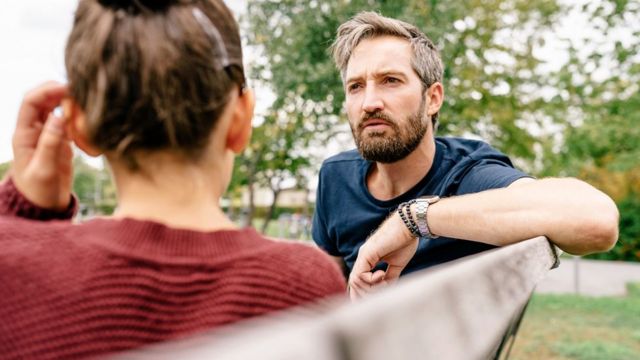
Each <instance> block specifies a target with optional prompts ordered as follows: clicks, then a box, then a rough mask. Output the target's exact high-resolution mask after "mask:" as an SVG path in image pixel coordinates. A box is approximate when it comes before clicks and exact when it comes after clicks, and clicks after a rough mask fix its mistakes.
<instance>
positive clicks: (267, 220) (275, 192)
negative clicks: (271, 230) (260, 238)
mask: <svg viewBox="0 0 640 360" xmlns="http://www.w3.org/2000/svg"><path fill="white" fill-rule="evenodd" d="M271 191H272V192H273V202H272V203H271V206H269V212H267V216H266V217H265V218H264V223H263V224H262V231H261V232H262V233H263V234H265V233H266V231H267V227H268V226H269V223H270V222H271V220H272V219H273V215H274V214H275V212H276V207H277V205H278V196H280V192H282V189H280V186H278V187H277V188H275V189H274V188H272V189H271Z"/></svg>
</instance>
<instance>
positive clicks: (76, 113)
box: [0, 0, 345, 359]
mask: <svg viewBox="0 0 640 360" xmlns="http://www.w3.org/2000/svg"><path fill="white" fill-rule="evenodd" d="M66 67H67V73H68V80H69V84H68V85H62V84H57V83H46V84H44V85H42V86H40V87H38V88H36V89H34V90H33V91H31V92H30V93H28V94H27V95H26V96H25V98H24V101H23V104H22V106H21V109H20V112H19V115H18V123H17V126H16V130H15V134H14V138H13V148H14V162H13V168H12V170H11V171H10V177H9V179H8V180H7V181H5V182H4V183H3V184H2V185H1V186H0V214H2V216H0V284H1V285H0V318H1V319H2V321H1V322H0V354H2V357H3V358H38V359H46V358H65V359H68V358H78V357H87V356H92V357H93V356H97V355H103V354H106V353H109V352H113V351H117V350H124V349H131V348H134V347H138V346H142V345H144V344H148V343H152V342H157V341H162V340H166V339H172V338H176V337H180V336H185V335H187V334H190V333H194V332H197V331H199V330H205V329H211V328H212V327H215V326H218V325H222V324H227V323H231V322H234V321H238V320H241V319H244V318H248V317H251V316H255V315H260V314H264V313H267V312H271V311H275V310H280V309H284V308H287V307H290V306H295V305H299V304H304V303H308V302H311V301H314V300H316V299H318V298H321V297H325V296H328V295H332V294H338V293H343V292H344V286H345V285H344V279H343V278H342V275H341V273H340V270H339V269H338V268H337V266H336V265H335V264H333V262H332V260H330V259H329V258H328V257H327V256H325V255H324V254H322V253H321V252H320V251H317V250H316V249H314V248H312V247H308V246H305V245H300V244H290V243H282V242H274V241H270V240H267V239H265V238H263V237H262V236H260V235H259V234H257V233H256V232H255V231H254V230H253V229H237V228H236V226H235V225H234V224H233V223H232V222H231V221H230V220H229V219H227V218H226V217H225V215H224V213H223V211H222V210H221V208H220V206H219V200H220V197H221V196H222V194H223V193H224V191H225V189H226V187H227V185H228V183H229V180H230V177H231V173H232V167H233V158H234V154H235V153H238V152H240V151H241V150H242V149H243V148H244V147H245V145H246V144H247V142H248V140H249V137H250V132H251V117H252V114H253V106H254V98H253V94H252V92H251V91H250V90H248V89H246V87H245V82H244V71H243V65H242V52H241V46H240V36H239V34H238V28H237V24H236V23H235V21H234V19H233V16H232V14H231V13H230V11H229V10H228V9H227V8H226V6H225V5H224V4H223V2H222V1H221V0H193V1H181V0H174V1H157V0H137V1H107V0H81V1H80V2H79V5H78V9H77V11H76V15H75V21H74V26H73V29H72V31H71V34H70V36H69V40H68V43H67V48H66ZM60 105H62V107H63V108H64V111H63V113H64V115H63V116H61V117H57V116H55V115H53V113H52V112H53V110H54V108H56V107H58V106H60ZM70 140H71V141H73V142H74V143H75V144H76V145H77V146H78V147H79V148H80V149H82V150H83V151H85V152H86V153H87V154H91V155H98V154H104V155H105V157H106V159H107V160H108V162H109V165H110V167H111V169H112V172H113V177H114V180H115V184H116V186H117V191H118V199H119V200H118V207H117V210H116V211H115V213H114V214H113V216H111V217H109V218H101V219H94V220H91V221H88V222H86V223H82V224H75V225H74V224H71V222H70V221H69V219H70V218H71V216H72V215H73V213H74V211H75V207H76V203H75V200H74V198H73V197H72V196H71V194H70V188H71V179H72V170H73V169H72V166H71V158H72V152H71V148H70Z"/></svg>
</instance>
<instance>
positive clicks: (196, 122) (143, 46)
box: [66, 0, 244, 169]
mask: <svg viewBox="0 0 640 360" xmlns="http://www.w3.org/2000/svg"><path fill="white" fill-rule="evenodd" d="M66 67H67V75H68V79H69V88H70V95H71V97H72V98H73V99H74V100H75V102H76V103H77V104H78V106H79V107H80V108H81V109H82V110H83V112H84V113H85V116H86V126H87V135H88V139H89V140H90V141H91V143H92V145H94V146H95V147H97V148H98V149H99V150H101V151H104V152H107V153H111V154H115V155H116V156H118V157H119V158H122V159H123V160H125V161H126V162H127V163H128V164H129V166H130V167H131V168H133V169H135V168H136V167H137V166H138V165H139V164H137V162H136V156H135V155H136V154H137V153H139V152H153V151H157V150H172V151H176V152H178V153H180V154H183V155H184V156H185V158H186V159H190V160H197V159H198V158H199V156H200V154H201V153H202V151H203V150H204V148H205V147H206V145H207V142H208V139H209V136H210V134H211V132H212V131H213V129H214V126H215V124H216V120H217V119H218V118H219V117H220V115H221V114H222V112H223V110H224V108H225V105H226V103H227V101H228V99H229V96H230V94H231V91H232V90H233V89H236V88H238V87H240V88H241V87H243V86H244V70H243V65H242V50H241V43H240V35H239V32H238V26H237V23H236V22H235V20H234V18H233V15H232V14H231V12H230V11H229V9H228V8H227V7H226V6H225V5H224V3H223V2H222V0H80V2H79V5H78V9H77V11H76V15H75V21H74V25H73V29H72V31H71V34H70V35H69V40H68V43H67V48H66Z"/></svg>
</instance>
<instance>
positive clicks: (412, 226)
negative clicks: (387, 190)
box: [398, 200, 421, 237]
mask: <svg viewBox="0 0 640 360" xmlns="http://www.w3.org/2000/svg"><path fill="white" fill-rule="evenodd" d="M415 202H416V201H415V200H411V201H407V202H403V203H402V204H400V205H399V206H398V214H399V215H400V218H401V219H402V222H403V223H404V225H405V226H406V227H407V229H409V232H411V234H412V235H413V236H415V237H420V236H421V235H420V230H419V229H418V226H417V225H416V223H415V221H414V220H413V214H412V213H411V205H412V204H414V203H415ZM405 212H406V214H405Z"/></svg>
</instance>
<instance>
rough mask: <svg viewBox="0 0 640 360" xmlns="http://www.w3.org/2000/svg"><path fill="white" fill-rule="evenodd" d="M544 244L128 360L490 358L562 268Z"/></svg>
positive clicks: (491, 254)
mask: <svg viewBox="0 0 640 360" xmlns="http://www.w3.org/2000/svg"><path fill="white" fill-rule="evenodd" d="M556 251H557V249H556V248H555V247H554V246H551V245H550V243H549V242H548V241H547V239H546V238H544V237H539V238H535V239H531V240H528V241H524V242H520V243H517V244H514V245H511V246H508V247H503V248H499V249H495V250H491V251H488V252H484V253H482V254H478V255H475V256H473V257H468V258H465V259H461V260H458V261H456V262H453V263H448V264H445V265H442V266H439V267H435V268H432V269H427V270H424V271H421V272H418V273H414V274H411V275H409V276H407V277H404V278H403V279H402V281H400V282H399V283H398V284H396V285H394V286H391V287H389V288H386V289H383V290H381V291H379V292H377V293H375V294H372V295H371V296H369V297H367V298H366V299H364V300H362V301H358V302H355V303H348V302H347V301H337V302H336V303H335V304H333V305H332V310H331V311H328V312H326V313H325V314H323V315H319V316H318V315H316V316H311V317H309V316H306V317H304V316H299V315H292V314H290V315H281V316H278V317H272V318H263V319H260V320H257V321H249V322H245V323H243V324H240V325H238V326H232V327H229V328H227V329H225V330H224V331H222V332H221V331H218V332H214V333H212V334H209V335H204V336H200V337H197V338H195V339H190V340H187V341H182V342H176V343H169V344H164V345H160V346H156V347H153V348H150V349H146V350H144V351H138V352H134V353H127V354H125V355H124V356H123V357H122V358H127V359H176V358H180V359H204V358H215V359H221V360H231V359H233V360H236V359H237V360H240V359H255V358H260V359H261V360H270V359H312V360H337V359H355V360H360V359H362V360H365V359H366V360H378V359H380V360H383V359H384V360H388V359H418V358H420V359H465V360H467V359H487V358H492V357H493V356H494V354H495V350H496V348H497V347H498V345H499V344H500V341H501V339H502V337H503V335H504V333H505V331H506V329H507V328H508V326H509V324H510V323H511V322H512V320H513V319H514V317H516V316H518V315H519V314H520V311H521V310H522V308H523V306H524V305H525V304H526V302H527V300H528V299H529V297H530V296H531V293H532V292H533V289H534V287H535V285H536V284H537V283H538V282H539V281H540V280H542V278H543V277H544V275H545V274H546V272H547V271H548V270H549V269H550V268H552V267H554V266H555V265H557V259H558V257H557V252H556Z"/></svg>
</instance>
